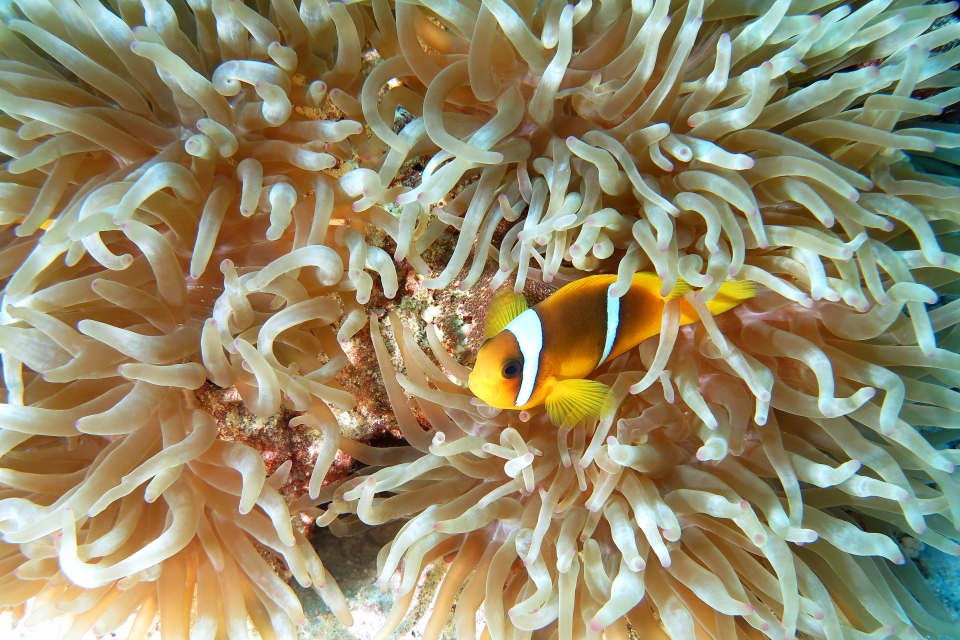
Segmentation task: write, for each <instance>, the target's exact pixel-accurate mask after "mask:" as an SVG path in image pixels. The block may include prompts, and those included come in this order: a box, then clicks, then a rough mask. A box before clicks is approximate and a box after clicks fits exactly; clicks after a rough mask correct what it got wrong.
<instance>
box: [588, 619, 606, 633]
mask: <svg viewBox="0 0 960 640" xmlns="http://www.w3.org/2000/svg"><path fill="white" fill-rule="evenodd" d="M590 629H591V630H592V631H602V630H603V625H602V624H601V623H600V622H598V621H597V619H596V618H594V619H593V620H591V621H590Z"/></svg>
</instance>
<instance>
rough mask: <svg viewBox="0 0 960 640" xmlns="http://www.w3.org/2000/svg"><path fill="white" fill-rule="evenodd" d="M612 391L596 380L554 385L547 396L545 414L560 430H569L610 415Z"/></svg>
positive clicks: (572, 381)
mask: <svg viewBox="0 0 960 640" xmlns="http://www.w3.org/2000/svg"><path fill="white" fill-rule="evenodd" d="M613 402H614V398H613V389H611V388H610V387H608V386H607V385H605V384H603V383H602V382H597V381H595V380H562V381H560V382H555V383H554V384H553V388H552V390H551V391H550V395H548V396H547V401H546V407H547V414H548V415H549V416H550V420H551V422H553V424H554V425H556V426H557V427H560V428H561V429H572V428H573V427H575V426H577V425H578V424H580V423H581V422H586V421H588V420H594V419H597V418H600V417H602V416H604V415H606V414H607V413H608V412H610V411H613V409H614V406H613Z"/></svg>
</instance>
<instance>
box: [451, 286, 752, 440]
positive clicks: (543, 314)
mask: <svg viewBox="0 0 960 640" xmlns="http://www.w3.org/2000/svg"><path fill="white" fill-rule="evenodd" d="M616 280H617V276H615V275H596V276H589V277H587V278H583V279H581V280H576V281H574V282H571V283H570V284H568V285H566V286H565V287H563V288H561V289H560V290H559V291H557V292H556V293H554V294H553V295H552V296H550V297H549V298H547V299H546V300H544V301H543V302H541V303H540V304H538V305H536V306H534V307H533V308H528V307H527V301H526V299H525V298H524V297H523V296H522V295H517V294H515V293H513V291H512V290H506V291H504V292H503V293H500V294H497V295H496V296H495V297H494V299H493V301H492V302H491V304H490V307H489V309H488V311H487V315H486V318H485V321H484V324H485V327H484V338H485V341H484V343H483V344H482V345H481V346H480V350H479V351H478V353H477V362H476V365H475V366H474V368H473V372H472V373H471V374H470V378H469V381H468V385H469V387H470V391H471V392H473V394H474V395H475V396H477V397H478V398H479V399H480V400H482V401H484V402H485V403H487V404H488V405H490V406H491V407H495V408H498V409H517V410H526V409H531V408H533V407H537V406H540V405H546V410H547V414H548V415H549V417H550V420H551V421H552V422H553V423H554V424H555V425H556V426H558V427H561V428H571V427H573V426H575V425H577V424H578V423H580V422H583V421H586V420H591V419H596V418H599V417H600V416H601V415H604V414H605V413H606V411H608V410H609V409H611V408H612V407H611V406H610V405H611V403H612V401H613V393H612V390H611V388H610V387H609V386H607V385H605V384H603V383H601V382H597V381H595V380H587V379H585V378H586V377H587V376H589V375H590V374H591V373H592V372H593V371H594V370H595V369H597V368H598V367H600V366H602V365H603V364H605V363H607V362H610V361H611V360H613V359H614V358H617V357H618V356H620V355H621V354H623V353H625V352H627V351H628V350H630V349H632V348H634V347H636V346H638V345H639V344H640V343H641V342H643V341H644V340H646V339H647V338H650V337H652V336H655V335H657V334H658V333H660V326H661V319H662V316H663V309H664V305H665V304H666V302H667V301H669V300H673V299H674V298H679V297H680V296H683V295H684V294H685V293H687V292H689V291H691V290H692V289H691V287H690V285H688V284H687V283H686V282H683V281H682V280H681V281H680V282H679V283H678V284H677V286H676V287H675V288H674V289H673V291H671V292H670V294H669V295H667V296H662V295H660V289H661V286H662V284H663V282H662V281H661V280H660V278H658V277H657V276H656V275H654V274H652V273H637V274H635V275H634V277H633V282H632V283H631V285H630V288H629V289H628V290H627V292H626V294H624V295H623V296H622V297H619V298H618V297H615V296H613V295H611V287H612V286H613V285H614V283H615V282H616ZM754 295H755V286H754V284H753V283H752V282H748V281H729V282H725V283H724V284H723V285H722V286H721V287H720V290H719V292H718V293H717V295H716V297H715V298H714V299H713V300H711V301H710V302H708V303H706V306H707V308H708V309H709V310H710V313H712V314H713V315H718V314H720V313H723V312H724V311H728V310H730V309H732V308H734V307H736V306H737V305H739V304H740V303H741V302H743V301H744V300H747V299H748V298H751V297H753V296H754ZM680 308H681V316H680V324H681V325H687V324H692V323H694V322H698V321H699V316H698V315H697V312H696V311H695V310H694V309H693V307H692V306H690V304H689V303H687V302H686V301H685V300H681V307H680Z"/></svg>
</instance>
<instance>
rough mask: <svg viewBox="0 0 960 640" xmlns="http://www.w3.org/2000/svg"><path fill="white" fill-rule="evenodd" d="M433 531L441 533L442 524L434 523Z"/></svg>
mask: <svg viewBox="0 0 960 640" xmlns="http://www.w3.org/2000/svg"><path fill="white" fill-rule="evenodd" d="M433 530H434V531H440V523H439V522H434V523H433Z"/></svg>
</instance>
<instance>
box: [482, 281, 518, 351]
mask: <svg viewBox="0 0 960 640" xmlns="http://www.w3.org/2000/svg"><path fill="white" fill-rule="evenodd" d="M526 310H527V299H526V298H524V297H523V296H522V295H519V294H516V293H514V292H513V290H512V289H502V290H501V291H500V292H499V293H498V294H497V295H495V296H494V297H493V300H491V302H490V306H489V307H487V316H486V318H484V320H483V339H484V340H489V339H490V338H492V337H493V336H495V335H497V334H498V333H500V332H501V331H503V328H504V327H506V326H507V325H508V324H510V321H511V320H513V319H514V318H516V317H517V316H518V315H520V314H521V313H523V312H524V311H526Z"/></svg>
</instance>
